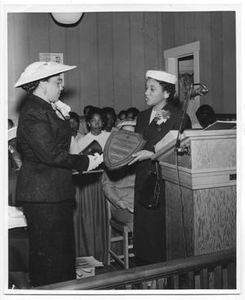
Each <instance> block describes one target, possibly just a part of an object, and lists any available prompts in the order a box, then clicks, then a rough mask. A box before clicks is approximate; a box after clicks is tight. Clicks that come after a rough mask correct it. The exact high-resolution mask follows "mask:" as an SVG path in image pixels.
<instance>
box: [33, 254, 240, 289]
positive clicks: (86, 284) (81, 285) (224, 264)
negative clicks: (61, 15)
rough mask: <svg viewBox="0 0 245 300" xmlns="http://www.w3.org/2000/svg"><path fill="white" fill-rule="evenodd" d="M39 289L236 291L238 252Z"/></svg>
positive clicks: (171, 262) (199, 256) (119, 272)
mask: <svg viewBox="0 0 245 300" xmlns="http://www.w3.org/2000/svg"><path fill="white" fill-rule="evenodd" d="M37 289H42V290H98V289H99V290H101V289H236V250H235V249H229V250H223V251H219V252H214V253H209V254H204V255H198V256H194V257H188V258H185V259H177V260H173V261H168V262H163V263H157V264H152V265H147V266H142V267H135V268H131V269H129V270H122V271H115V272H111V273H106V274H101V275H96V276H93V277H88V278H84V279H82V280H71V281H67V282H61V283H56V284H52V285H46V286H42V287H38V288H37Z"/></svg>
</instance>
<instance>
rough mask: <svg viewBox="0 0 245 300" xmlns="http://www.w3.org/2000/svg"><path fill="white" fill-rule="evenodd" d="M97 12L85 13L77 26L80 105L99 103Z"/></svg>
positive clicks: (95, 104) (96, 104)
mask: <svg viewBox="0 0 245 300" xmlns="http://www.w3.org/2000/svg"><path fill="white" fill-rule="evenodd" d="M97 37H98V36H97V14H96V13H86V14H85V15H84V18H83V20H82V23H81V26H79V37H78V40H79V49H80V55H79V61H80V64H79V67H80V69H79V70H80V71H79V72H80V101H81V105H82V106H83V107H84V106H85V105H88V104H92V105H94V106H98V105H99V86H98V85H99V79H98V76H99V74H98V44H97Z"/></svg>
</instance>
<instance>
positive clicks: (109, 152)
mask: <svg viewBox="0 0 245 300" xmlns="http://www.w3.org/2000/svg"><path fill="white" fill-rule="evenodd" d="M145 143H146V141H145V140H144V139H143V137H142V135H141V134H139V133H135V132H132V131H128V130H123V129H121V130H119V131H112V132H111V134H110V136H109V138H108V140H107V142H106V144H105V149H104V153H103V156H104V163H105V165H106V166H107V168H108V169H109V170H116V169H120V168H122V167H123V166H125V165H127V164H129V163H130V162H131V161H132V160H133V159H134V158H133V157H132V154H133V153H135V152H137V151H140V150H141V149H142V148H143V147H144V145H145Z"/></svg>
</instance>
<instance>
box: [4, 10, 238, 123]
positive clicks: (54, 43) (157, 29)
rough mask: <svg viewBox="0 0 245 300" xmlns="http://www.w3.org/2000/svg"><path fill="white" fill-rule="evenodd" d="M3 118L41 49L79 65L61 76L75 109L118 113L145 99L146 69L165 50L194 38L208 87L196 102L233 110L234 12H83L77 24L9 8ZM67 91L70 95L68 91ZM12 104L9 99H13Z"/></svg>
mask: <svg viewBox="0 0 245 300" xmlns="http://www.w3.org/2000/svg"><path fill="white" fill-rule="evenodd" d="M8 29H9V36H8V38H9V47H8V53H9V55H10V56H11V57H9V59H8V61H9V74H8V79H9V86H8V99H9V103H10V104H9V116H10V117H12V118H17V117H18V115H17V114H16V113H15V111H14V102H15V101H17V102H18V100H19V98H21V97H22V96H23V92H22V91H21V90H20V89H18V90H15V89H14V88H13V84H14V83H15V82H16V80H17V79H18V77H19V75H20V73H21V72H22V71H23V69H24V68H25V67H26V66H27V65H28V64H29V63H31V62H32V61H35V60H37V59H38V55H39V53H40V52H61V53H63V54H64V63H67V64H76V65H77V66H78V68H77V70H74V71H72V72H68V73H67V74H66V75H65V84H66V95H65V97H64V99H65V101H68V98H69V104H70V105H71V106H72V109H73V110H76V111H77V112H78V113H79V114H81V113H82V111H83V108H84V106H85V105H88V104H92V105H98V106H101V107H103V106H113V107H114V108H115V109H116V111H119V110H121V109H125V108H128V107H130V106H136V107H137V108H139V109H140V110H142V109H144V108H145V107H146V106H145V104H144V85H145V71H146V70H147V69H161V68H164V61H163V51H164V50H166V49H169V48H174V47H176V46H180V45H182V44H187V43H190V42H194V41H197V40H199V41H200V45H201V51H200V78H201V82H202V83H204V84H206V85H207V86H208V88H209V93H208V94H207V95H206V96H205V97H202V98H201V103H202V104H203V103H208V104H211V105H212V106H213V107H214V108H215V110H216V111H217V112H219V113H234V112H235V109H236V103H235V102H236V100H235V95H236V86H235V80H236V76H235V75H236V66H235V60H236V52H235V50H236V49H235V47H234V44H235V14H234V13H232V12H162V13H161V12H107V13H105V12H100V13H95V12H91V13H85V14H84V17H83V19H82V20H81V22H80V23H79V24H78V25H77V26H76V27H75V28H66V27H63V26H59V25H57V24H56V23H55V22H54V20H53V19H52V17H51V15H50V14H49V13H15V14H13V13H12V14H9V22H8ZM68 92H69V93H68ZM11 103H12V104H11Z"/></svg>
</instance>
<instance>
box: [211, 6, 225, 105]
mask: <svg viewBox="0 0 245 300" xmlns="http://www.w3.org/2000/svg"><path fill="white" fill-rule="evenodd" d="M210 35H211V49H216V51H211V53H210V54H211V58H212V68H211V73H210V76H211V78H212V86H210V87H211V93H212V98H213V99H212V102H211V105H212V106H213V108H214V110H215V111H220V110H222V108H223V104H222V101H223V97H224V94H223V80H222V78H221V76H222V74H223V38H222V16H221V13H219V12H212V13H211V33H210Z"/></svg>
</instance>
